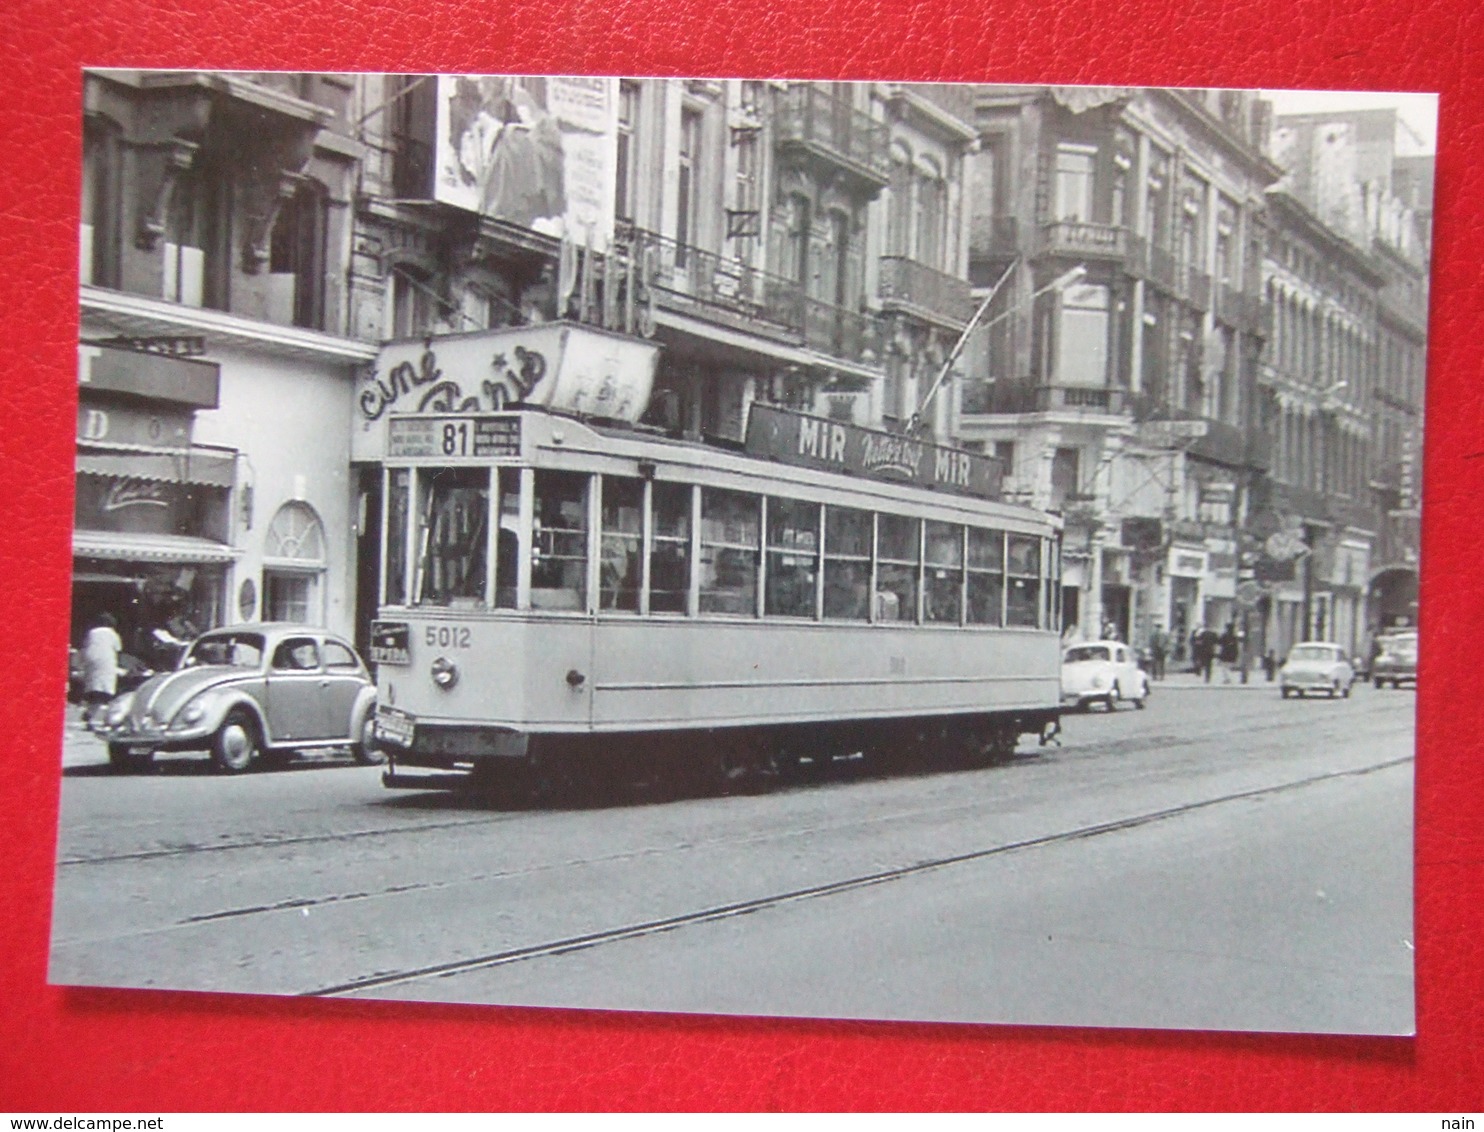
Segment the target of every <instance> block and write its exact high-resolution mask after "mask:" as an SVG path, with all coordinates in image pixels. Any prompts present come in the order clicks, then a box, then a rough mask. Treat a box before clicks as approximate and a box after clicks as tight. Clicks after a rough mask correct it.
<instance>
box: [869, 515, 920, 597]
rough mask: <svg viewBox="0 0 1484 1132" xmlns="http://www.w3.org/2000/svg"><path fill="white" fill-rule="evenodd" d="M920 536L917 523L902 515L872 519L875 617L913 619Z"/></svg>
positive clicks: (881, 516)
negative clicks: (873, 529)
mask: <svg viewBox="0 0 1484 1132" xmlns="http://www.w3.org/2000/svg"><path fill="white" fill-rule="evenodd" d="M921 557H922V540H921V532H920V530H919V523H918V520H916V519H908V518H906V517H905V516H903V515H880V516H877V520H876V620H877V621H916V620H917V582H918V571H919V567H920V559H921Z"/></svg>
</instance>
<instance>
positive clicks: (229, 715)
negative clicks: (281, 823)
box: [96, 622, 385, 773]
mask: <svg viewBox="0 0 1484 1132" xmlns="http://www.w3.org/2000/svg"><path fill="white" fill-rule="evenodd" d="M375 706H376V685H375V684H374V683H372V681H371V676H370V674H369V673H368V672H367V671H366V666H365V664H363V663H362V662H361V658H360V657H359V656H357V655H356V652H355V649H353V648H351V646H350V645H349V644H348V643H347V642H346V641H345V640H343V639H342V638H340V637H337V636H336V635H334V634H333V633H327V632H325V631H324V630H323V629H311V628H307V627H306V626H303V625H291V624H283V623H277V622H264V623H258V624H251V625H234V626H232V627H231V628H229V629H217V630H214V631H212V632H209V633H205V634H203V635H202V636H200V637H198V638H197V639H196V641H195V642H194V643H193V644H192V645H191V647H190V649H189V650H188V651H187V652H186V653H185V655H184V656H183V657H182V658H181V661H180V666H179V667H178V668H176V669H175V671H173V672H166V673H161V674H160V675H157V676H153V677H151V678H150V679H148V680H146V681H145V682H144V683H143V684H141V685H140V686H139V687H138V688H137V689H135V690H134V691H132V692H126V693H125V694H123V695H121V696H118V697H117V698H116V699H114V700H113V701H112V702H111V703H109V705H108V707H107V708H106V709H105V710H104V712H103V717H102V722H101V723H99V724H97V725H96V730H97V731H98V733H99V734H100V735H101V736H102V737H103V738H104V739H105V740H106V741H107V743H108V758H109V761H110V762H111V763H112V764H113V765H114V766H115V767H117V768H119V769H129V768H135V767H144V766H147V765H148V764H149V762H150V760H151V759H152V758H153V757H154V754H155V752H156V751H191V750H208V751H210V752H211V757H212V761H213V762H214V763H215V764H216V766H217V767H218V768H219V769H220V770H223V771H226V772H228V773H237V772H240V771H244V770H248V769H249V768H251V767H252V765H253V764H254V763H255V762H257V761H258V759H259V757H260V756H261V755H263V754H286V753H288V752H291V751H299V750H310V749H316V748H324V747H349V748H350V749H351V752H352V754H354V756H355V758H356V760H357V761H358V762H362V763H367V764H370V763H379V762H381V761H383V760H384V758H385V756H384V755H383V754H382V752H381V751H380V750H379V749H378V747H377V745H376V743H375V741H374V736H373V734H372V727H373V719H374V716H375Z"/></svg>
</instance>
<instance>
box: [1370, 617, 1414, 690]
mask: <svg viewBox="0 0 1484 1132" xmlns="http://www.w3.org/2000/svg"><path fill="white" fill-rule="evenodd" d="M1376 649H1377V651H1376V659H1375V660H1373V661H1372V662H1371V683H1372V684H1374V685H1375V686H1376V687H1377V688H1383V687H1385V686H1386V685H1387V684H1390V685H1391V686H1392V687H1393V688H1400V687H1401V686H1402V685H1403V684H1411V685H1412V686H1413V687H1416V685H1417V634H1416V632H1415V631H1413V632H1406V633H1387V634H1385V635H1384V636H1381V637H1378V638H1376Z"/></svg>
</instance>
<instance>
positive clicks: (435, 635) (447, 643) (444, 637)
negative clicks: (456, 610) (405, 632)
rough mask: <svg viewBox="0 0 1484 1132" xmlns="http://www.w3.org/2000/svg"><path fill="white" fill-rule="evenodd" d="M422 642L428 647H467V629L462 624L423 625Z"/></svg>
mask: <svg viewBox="0 0 1484 1132" xmlns="http://www.w3.org/2000/svg"><path fill="white" fill-rule="evenodd" d="M423 644H425V645H427V646H428V648H430V649H466V648H468V647H469V630H468V628H467V627H465V626H463V625H426V626H424V627H423Z"/></svg>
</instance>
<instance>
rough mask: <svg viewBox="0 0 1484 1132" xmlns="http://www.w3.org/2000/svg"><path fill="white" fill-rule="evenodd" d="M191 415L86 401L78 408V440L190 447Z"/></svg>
mask: <svg viewBox="0 0 1484 1132" xmlns="http://www.w3.org/2000/svg"><path fill="white" fill-rule="evenodd" d="M191 421H192V417H191V414H190V413H189V412H187V411H182V410H175V409H162V410H159V411H154V410H151V409H145V408H141V407H138V406H135V405H123V404H113V403H108V404H98V403H95V402H91V401H90V402H87V403H84V404H81V405H78V407H77V439H78V440H80V441H83V442H84V443H91V444H125V445H129V446H131V447H144V448H174V449H183V448H189V447H190V445H191Z"/></svg>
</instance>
